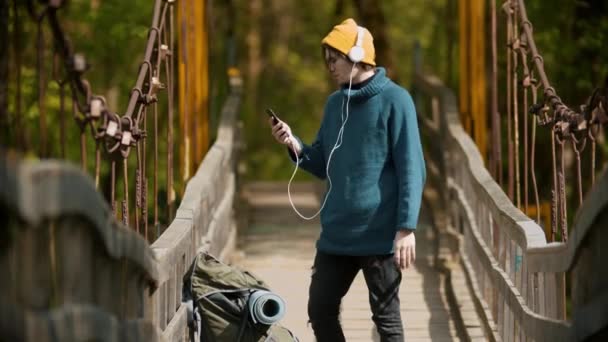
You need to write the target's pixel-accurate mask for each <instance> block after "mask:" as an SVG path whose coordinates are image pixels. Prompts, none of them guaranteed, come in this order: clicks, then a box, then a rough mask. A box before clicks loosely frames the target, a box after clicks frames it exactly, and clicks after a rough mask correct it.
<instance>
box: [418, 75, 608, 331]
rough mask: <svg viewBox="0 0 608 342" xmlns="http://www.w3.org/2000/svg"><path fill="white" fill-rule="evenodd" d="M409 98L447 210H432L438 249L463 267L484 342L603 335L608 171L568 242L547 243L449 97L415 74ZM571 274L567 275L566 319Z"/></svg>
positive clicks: (607, 293)
mask: <svg viewBox="0 0 608 342" xmlns="http://www.w3.org/2000/svg"><path fill="white" fill-rule="evenodd" d="M414 94H415V96H416V99H415V100H416V104H417V106H418V115H419V122H420V129H421V132H422V136H423V140H424V142H423V144H424V145H425V146H426V147H427V149H426V157H427V165H428V171H429V172H428V174H429V185H430V186H432V187H434V188H435V189H436V190H437V192H438V193H439V194H441V196H440V197H441V199H440V200H441V202H442V207H443V208H445V212H444V213H434V214H436V215H444V218H443V219H442V220H440V222H444V223H445V225H443V226H441V227H439V229H440V230H441V234H440V241H439V246H440V248H443V249H444V250H448V255H450V256H451V257H452V258H453V260H455V261H458V262H460V264H461V265H462V267H463V269H464V270H465V273H466V274H467V278H468V281H469V284H470V290H471V292H472V293H473V297H474V299H475V302H476V306H477V311H478V314H479V316H480V317H482V318H483V320H484V325H485V327H486V334H487V336H488V338H489V339H490V340H492V341H500V340H503V341H515V340H517V341H519V340H532V341H564V340H583V339H586V338H589V337H597V336H598V334H602V333H603V334H606V333H607V327H608V315H607V314H606V311H607V310H608V309H606V308H608V304H607V303H608V302H607V298H608V281H607V280H608V277H607V276H606V275H605V273H604V274H602V272H599V270H600V269H602V266H601V263H602V262H603V261H602V258H601V257H600V253H601V245H602V244H605V243H606V242H608V233H607V232H606V229H602V228H605V227H606V226H608V215H607V214H606V212H607V210H608V195H607V194H606V190H605V189H606V188H608V172H604V174H603V176H602V178H601V180H600V181H599V182H598V183H597V186H596V187H595V188H594V190H593V191H591V192H590V194H589V195H588V196H587V199H586V200H585V203H584V205H583V207H582V208H581V210H580V211H579V213H578V215H577V218H576V220H575V223H574V226H573V229H572V231H573V233H572V234H573V236H572V238H571V240H569V241H568V242H567V243H566V244H564V243H547V242H546V239H545V234H544V232H543V230H542V228H541V227H540V226H538V225H537V224H536V223H535V222H534V220H532V219H530V218H529V217H527V216H525V215H524V214H523V213H522V212H521V211H520V210H518V209H517V208H516V206H515V205H514V204H513V203H512V202H511V201H510V200H509V198H508V197H507V195H506V194H505V193H504V192H503V190H502V189H501V188H500V186H499V185H498V184H497V183H496V182H495V181H494V179H493V178H492V177H491V175H490V173H489V172H488V171H487V170H486V168H485V166H484V163H483V160H482V158H481V155H480V153H479V151H478V149H477V147H476V146H475V143H474V142H473V141H472V139H471V138H470V136H469V135H468V134H467V133H466V132H465V131H464V129H463V127H462V126H461V123H460V119H459V115H458V109H457V104H456V99H455V97H454V94H453V93H452V92H451V91H450V90H449V89H448V88H446V87H445V86H444V85H443V84H442V82H441V81H440V80H439V79H438V78H436V77H434V76H430V75H425V74H423V73H422V72H420V71H418V72H417V74H416V76H415V80H414ZM431 142H432V143H431ZM453 240H456V241H457V243H450V241H453ZM567 271H571V273H570V275H571V281H572V289H571V292H570V293H569V294H570V297H571V299H572V318H571V319H568V320H567V319H566V301H565V298H566V297H565V296H564V295H563V294H564V293H565V291H566V289H565V286H566V285H565V284H566V282H565V278H566V276H567ZM602 329H603V330H602ZM604 336H605V335H604Z"/></svg>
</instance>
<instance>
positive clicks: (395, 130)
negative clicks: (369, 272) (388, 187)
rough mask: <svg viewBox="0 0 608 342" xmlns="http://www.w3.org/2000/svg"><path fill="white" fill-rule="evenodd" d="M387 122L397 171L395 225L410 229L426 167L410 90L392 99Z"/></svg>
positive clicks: (419, 198) (414, 217)
mask: <svg viewBox="0 0 608 342" xmlns="http://www.w3.org/2000/svg"><path fill="white" fill-rule="evenodd" d="M392 106H393V108H392V113H391V120H390V123H389V133H390V144H391V149H392V155H393V161H394V164H395V169H396V172H397V186H398V203H397V227H396V229H409V230H414V229H416V226H417V224H418V215H419V212H420V206H421V201H422V190H423V187H424V183H425V181H426V169H425V164H424V156H423V154H422V145H421V142H420V133H419V131H418V122H417V118H416V108H415V107H414V102H413V100H412V97H411V96H410V94H409V93H408V92H407V91H405V90H403V92H402V93H400V94H399V97H398V98H396V99H395V100H394V101H393V104H392Z"/></svg>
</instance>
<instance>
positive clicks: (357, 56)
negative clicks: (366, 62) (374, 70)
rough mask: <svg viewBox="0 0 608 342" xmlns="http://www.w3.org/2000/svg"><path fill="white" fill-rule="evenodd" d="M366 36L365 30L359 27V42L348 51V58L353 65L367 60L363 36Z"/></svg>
mask: <svg viewBox="0 0 608 342" xmlns="http://www.w3.org/2000/svg"><path fill="white" fill-rule="evenodd" d="M364 35H365V29H364V28H363V27H361V26H357V42H356V43H355V46H353V47H352V48H350V51H348V58H349V59H350V60H351V61H352V62H353V63H359V62H361V61H362V60H363V58H365V50H363V36H364Z"/></svg>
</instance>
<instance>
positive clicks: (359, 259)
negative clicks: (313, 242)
mask: <svg viewBox="0 0 608 342" xmlns="http://www.w3.org/2000/svg"><path fill="white" fill-rule="evenodd" d="M359 270H362V271H363V275H364V277H365V282H366V283H367V288H368V289H369V302H370V307H371V310H372V320H373V321H374V323H375V324H376V328H377V329H378V333H379V335H380V340H381V341H382V342H395V341H399V342H402V341H403V324H402V322H401V313H400V310H399V284H401V271H400V270H399V268H398V267H397V265H396V264H395V261H394V259H393V255H392V254H391V255H380V256H345V255H332V254H326V253H323V252H320V251H317V255H316V257H315V261H314V265H313V271H312V280H311V283H310V290H309V297H308V318H309V320H310V323H311V324H312V329H313V330H314V333H315V337H316V338H317V342H341V341H345V338H344V333H343V332H342V327H341V325H340V319H339V315H340V303H341V302H342V297H344V295H346V292H348V289H349V288H350V285H351V284H352V282H353V280H354V279H355V276H356V275H357V273H358V272H359Z"/></svg>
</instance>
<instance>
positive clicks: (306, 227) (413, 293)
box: [233, 183, 459, 341]
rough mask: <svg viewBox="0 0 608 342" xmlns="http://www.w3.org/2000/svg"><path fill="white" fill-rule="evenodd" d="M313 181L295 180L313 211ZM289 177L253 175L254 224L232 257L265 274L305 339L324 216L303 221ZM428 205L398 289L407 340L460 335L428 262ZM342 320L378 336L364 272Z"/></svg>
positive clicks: (306, 208)
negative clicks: (411, 264)
mask: <svg viewBox="0 0 608 342" xmlns="http://www.w3.org/2000/svg"><path fill="white" fill-rule="evenodd" d="M312 190H313V186H311V185H308V184H298V185H296V187H295V191H294V189H293V187H292V198H293V199H294V202H295V203H296V205H297V206H298V209H301V210H300V211H303V212H305V213H314V212H315V211H316V210H318V207H319V201H318V200H317V198H316V197H315V196H314V193H313V191H312ZM286 191H287V186H286V184H285V183H252V184H249V185H247V186H246V187H245V189H244V195H245V196H246V198H247V199H248V201H249V215H248V216H249V226H248V228H247V230H246V231H244V232H239V240H238V244H237V251H236V253H235V257H234V258H233V262H235V263H236V264H238V265H239V266H240V267H242V268H245V269H247V270H249V271H251V272H253V273H254V274H256V275H258V276H260V277H261V278H262V279H264V280H265V281H266V282H267V283H268V284H269V286H271V287H272V289H273V291H275V292H276V293H278V294H279V295H280V296H282V297H283V298H284V299H285V301H286V302H287V313H286V315H285V318H284V319H283V320H282V322H281V323H282V324H283V325H285V326H286V327H288V328H289V329H291V330H292V331H293V332H294V333H295V334H296V335H297V336H298V338H299V339H300V340H301V341H314V337H313V333H312V329H311V328H310V326H309V325H308V324H307V320H308V317H307V313H306V306H307V297H308V286H309V284H310V273H311V266H312V261H313V258H314V253H315V247H314V243H315V241H316V239H317V237H318V234H319V221H318V220H314V221H312V222H311V221H308V222H307V221H304V220H302V219H300V218H299V217H297V216H296V214H295V213H294V212H293V211H292V209H291V207H290V204H289V201H288V198H287V192H286ZM428 222H429V220H428V213H427V212H426V211H425V210H424V209H423V213H422V215H421V224H420V226H419V228H418V229H419V231H418V232H417V234H416V238H417V257H418V258H417V261H416V265H415V268H414V269H410V270H407V271H405V272H404V277H403V281H402V284H401V289H400V297H401V310H402V317H403V322H404V327H405V339H406V341H457V340H459V338H458V336H459V335H458V333H457V329H456V325H455V323H454V321H453V320H452V318H451V315H450V309H449V306H448V304H447V299H446V295H445V291H444V288H443V286H444V284H445V281H444V279H443V276H442V275H441V274H440V273H438V272H437V271H436V270H435V269H434V268H433V267H432V266H431V259H430V258H431V255H432V251H431V249H432V232H431V229H429V227H428V224H429V223H428ZM341 321H342V326H343V329H344V333H345V335H346V338H347V341H378V340H379V339H378V336H377V333H376V332H375V327H374V325H373V322H372V321H371V312H370V309H369V302H368V295H367V287H366V285H365V280H364V278H363V275H362V273H361V272H360V273H359V275H358V276H357V278H356V279H355V282H354V283H353V285H352V286H351V289H350V291H349V292H348V294H347V295H346V297H345V298H344V301H343V303H342V313H341Z"/></svg>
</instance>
